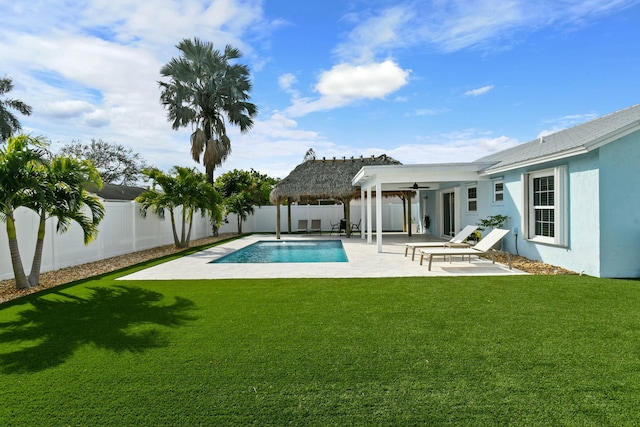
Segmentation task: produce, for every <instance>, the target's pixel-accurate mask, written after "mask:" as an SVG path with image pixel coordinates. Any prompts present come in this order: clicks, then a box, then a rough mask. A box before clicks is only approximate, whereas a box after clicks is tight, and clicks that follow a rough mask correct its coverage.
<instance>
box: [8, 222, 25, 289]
mask: <svg viewBox="0 0 640 427" xmlns="http://www.w3.org/2000/svg"><path fill="white" fill-rule="evenodd" d="M7 236H8V238H9V252H11V265H12V266H13V277H14V278H15V280H16V288H18V289H25V288H28V287H29V282H28V281H27V276H26V275H25V274H24V268H23V267H22V259H21V258H20V249H19V248H18V239H17V238H16V223H15V220H14V218H13V211H9V212H8V213H7Z"/></svg>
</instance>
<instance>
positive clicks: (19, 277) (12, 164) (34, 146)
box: [0, 135, 45, 288]
mask: <svg viewBox="0 0 640 427" xmlns="http://www.w3.org/2000/svg"><path fill="white" fill-rule="evenodd" d="M43 147H44V142H43V141H42V140H41V139H39V138H32V137H29V136H27V135H18V136H16V137H10V138H9V139H8V141H7V145H6V147H0V220H2V221H4V222H5V223H6V227H7V237H8V239H9V252H10V253H11V265H12V267H13V275H14V278H15V281H16V287H17V288H28V287H29V282H28V281H27V277H26V275H25V273H24V268H23V267H22V258H21V257H20V250H19V247H18V238H17V235H16V224H15V216H14V212H15V211H16V209H18V208H19V207H21V206H24V205H25V204H26V203H27V202H28V200H29V198H30V197H32V196H33V194H34V192H35V190H34V189H35V188H36V187H37V185H38V174H37V173H36V171H37V169H38V168H39V167H40V166H41V165H42V163H43V161H44V160H43V159H44V155H45V151H44V149H43Z"/></svg>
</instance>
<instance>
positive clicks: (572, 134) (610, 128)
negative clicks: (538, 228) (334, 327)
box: [476, 104, 640, 173]
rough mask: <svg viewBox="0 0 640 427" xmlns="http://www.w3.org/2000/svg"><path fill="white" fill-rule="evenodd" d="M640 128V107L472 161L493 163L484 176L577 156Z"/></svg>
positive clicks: (636, 106) (621, 111)
mask: <svg viewBox="0 0 640 427" xmlns="http://www.w3.org/2000/svg"><path fill="white" fill-rule="evenodd" d="M638 128H640V104H637V105H634V106H632V107H628V108H625V109H624V110H620V111H617V112H615V113H611V114H608V115H606V116H602V117H599V118H597V119H595V120H591V121H589V122H586V123H583V124H580V125H577V126H574V127H571V128H569V129H565V130H561V131H559V132H556V133H552V134H550V135H546V136H544V137H542V138H536V139H534V140H533V141H529V142H526V143H524V144H520V145H518V146H515V147H512V148H509V149H506V150H503V151H500V152H498V153H494V154H490V155H488V156H485V157H482V158H480V159H478V160H476V162H488V163H493V165H492V166H490V167H488V168H486V169H485V173H491V172H494V171H497V170H508V169H511V167H513V168H515V167H519V166H521V165H523V164H530V163H536V160H538V162H540V161H546V160H551V159H553V158H560V157H563V156H569V155H572V153H575V154H580V153H583V152H586V151H588V150H590V149H593V148H596V147H599V146H601V145H602V144H605V143H607V142H611V141H612V140H615V139H618V138H620V137H622V136H624V135H626V134H627V133H628V132H629V131H632V130H635V129H638Z"/></svg>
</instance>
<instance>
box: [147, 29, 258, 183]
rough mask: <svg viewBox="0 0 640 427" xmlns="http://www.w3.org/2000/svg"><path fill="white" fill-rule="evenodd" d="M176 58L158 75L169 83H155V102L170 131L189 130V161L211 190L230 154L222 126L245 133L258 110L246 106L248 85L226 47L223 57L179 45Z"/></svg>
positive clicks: (206, 48) (235, 53) (204, 45)
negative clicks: (201, 172)
mask: <svg viewBox="0 0 640 427" xmlns="http://www.w3.org/2000/svg"><path fill="white" fill-rule="evenodd" d="M176 47H177V48H178V49H179V50H180V51H181V52H182V56H181V57H180V58H172V59H171V61H169V63H167V64H165V65H164V66H163V67H162V68H161V69H160V74H161V75H162V76H163V77H168V78H169V82H163V81H160V82H158V84H159V85H160V87H161V89H162V93H161V95H160V102H161V103H162V105H164V107H165V108H166V109H167V110H168V113H167V118H168V120H169V121H170V122H171V123H172V125H171V126H172V128H173V129H174V130H178V129H180V128H181V127H186V126H189V125H190V126H191V127H192V129H194V131H193V133H192V134H191V156H192V157H193V160H195V161H196V162H200V157H201V156H202V163H203V164H204V166H205V169H206V174H207V180H208V182H209V183H210V184H213V171H214V169H215V168H216V166H220V165H221V164H222V163H223V162H224V161H225V160H226V158H227V156H228V155H229V154H230V152H231V141H230V140H229V137H228V136H227V129H226V123H227V122H228V123H231V124H233V125H236V126H238V127H239V128H240V131H241V132H243V133H244V132H247V131H248V130H249V129H251V127H252V126H253V117H255V116H256V114H257V113H258V108H257V107H256V106H255V105H254V104H252V103H250V102H249V99H250V97H249V92H250V91H251V81H250V80H249V68H248V67H247V66H246V65H241V64H231V63H230V61H233V60H235V59H238V58H240V57H241V56H242V55H241V53H240V51H239V50H238V49H236V48H233V47H231V46H230V45H227V46H226V47H225V49H224V53H220V51H218V50H216V49H214V48H213V44H212V43H209V42H203V41H201V40H199V39H198V38H194V40H193V41H191V40H189V39H184V40H183V41H182V42H180V43H179V44H178V45H177V46H176Z"/></svg>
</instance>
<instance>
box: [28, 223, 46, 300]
mask: <svg viewBox="0 0 640 427" xmlns="http://www.w3.org/2000/svg"><path fill="white" fill-rule="evenodd" d="M45 225H46V220H45V216H44V212H41V213H40V223H39V224H38V240H36V250H35V251H34V253H33V262H32V263H31V273H29V286H31V287H33V286H38V285H39V284H40V267H41V265H42V247H43V246H44V233H45V231H46V227H45Z"/></svg>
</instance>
